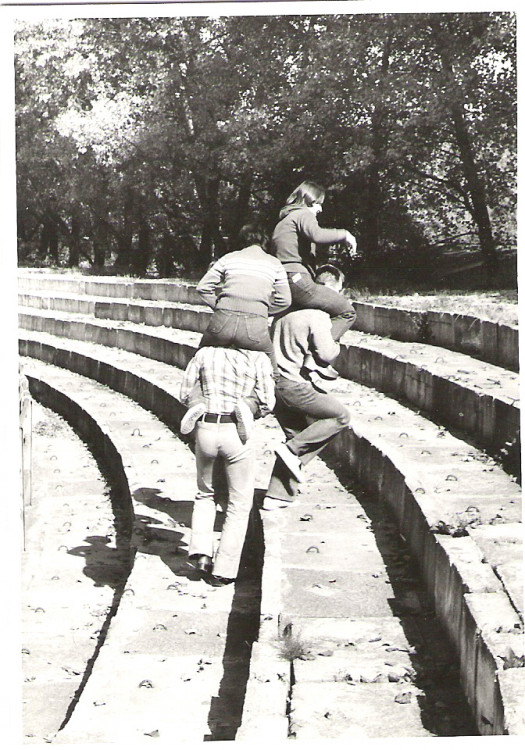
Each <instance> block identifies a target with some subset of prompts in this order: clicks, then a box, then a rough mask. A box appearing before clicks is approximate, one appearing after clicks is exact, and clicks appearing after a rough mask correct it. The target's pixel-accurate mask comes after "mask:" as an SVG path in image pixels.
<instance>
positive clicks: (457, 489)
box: [21, 275, 524, 738]
mask: <svg viewBox="0 0 525 750" xmlns="http://www.w3.org/2000/svg"><path fill="white" fill-rule="evenodd" d="M35 276H36V275H35ZM29 278H31V277H29ZM37 279H38V280H37V281H35V280H33V278H31V282H30V283H28V282H27V280H26V279H24V281H23V284H24V286H31V287H32V294H31V295H28V294H24V296H23V297H22V298H21V299H22V303H25V304H29V303H31V309H29V308H25V307H23V308H22V310H21V326H22V329H23V330H22V331H21V353H22V354H23V355H24V356H30V357H32V358H35V359H39V360H42V361H45V362H48V363H53V364H54V365H59V366H60V367H61V368H64V369H66V370H72V371H73V372H76V373H79V374H81V375H82V376H84V377H89V378H90V379H93V380H95V381H98V382H100V383H103V384H105V385H107V386H109V387H110V388H112V389H114V390H115V391H117V392H119V393H123V394H125V395H126V396H128V397H130V398H132V399H133V400H134V401H136V402H137V403H139V404H140V405H141V406H142V407H144V408H146V409H148V410H150V411H152V412H153V413H154V414H155V415H157V417H159V418H160V419H161V420H162V421H164V422H165V423H166V424H168V425H169V426H171V427H172V428H176V426H177V422H178V419H179V418H180V415H181V413H182V409H181V407H180V405H179V404H178V402H177V401H176V387H175V385H176V381H177V380H178V378H179V377H180V373H178V372H177V371H175V370H174V369H173V365H175V366H176V367H178V368H183V367H184V366H185V364H186V363H187V361H188V360H189V358H190V357H191V355H192V353H193V351H194V349H195V347H196V345H197V343H198V340H199V338H200V337H199V335H198V333H197V331H202V330H203V328H204V327H205V322H206V321H207V316H208V313H207V312H206V310H205V309H204V308H199V307H195V306H193V304H192V303H193V301H194V299H195V297H194V291H192V288H191V287H190V286H188V285H177V284H169V283H166V282H153V283H150V282H136V283H132V282H127V283H121V282H118V281H115V280H111V281H108V280H73V279H67V278H64V277H59V280H57V281H56V286H54V282H53V280H52V279H51V280H50V279H48V278H46V277H43V278H38V277H37ZM38 285H39V286H40V287H41V288H43V289H44V291H45V294H46V295H47V296H46V297H45V298H44V297H42V298H41V299H42V300H44V299H45V300H47V301H41V302H36V301H35V300H34V297H35V286H38ZM59 287H64V292H66V291H67V294H68V295H69V299H70V300H72V301H71V304H72V305H73V307H67V305H69V304H70V303H69V302H68V297H67V296H63V295H62V294H61V292H58V288H59ZM55 289H57V292H56V293H55V292H54V290H55ZM83 293H85V294H88V295H91V294H93V293H96V294H97V296H98V295H99V294H100V295H101V296H105V297H106V299H105V300H95V303H94V306H91V307H90V308H89V306H84V307H82V305H83V304H84V305H85V300H84V302H82V301H81V299H82V294H83ZM110 293H111V295H110ZM156 294H159V295H161V296H162V298H164V299H165V302H163V303H160V307H161V308H163V310H169V311H170V312H169V314H168V317H164V316H165V315H166V313H165V312H162V314H161V315H160V317H158V316H159V313H158V307H157V305H158V304H159V303H155V302H152V301H150V302H149V303H148V302H143V303H139V304H138V305H137V304H135V303H134V304H128V303H127V302H125V303H122V302H119V301H118V298H119V297H120V298H122V297H124V296H126V295H129V297H130V298H136V297H137V296H142V295H144V296H146V298H147V299H149V300H154V299H155V295H156ZM36 296H38V295H36ZM108 298H109V299H108ZM58 299H61V302H57V300H58ZM57 305H60V306H63V307H64V308H65V309H67V310H70V311H71V313H70V315H68V316H64V315H59V314H57V313H56V312H51V310H58V309H62V308H61V307H60V308H59V307H57ZM74 306H76V310H75V307H74ZM88 309H89V312H83V310H88ZM123 309H124V314H123ZM74 310H75V311H74ZM137 310H139V311H141V312H140V314H138V313H137V312H136V311H137ZM73 311H74V312H73ZM127 315H129V319H130V320H131V321H132V322H127V317H126V316H127ZM93 316H94V317H93ZM95 318H96V319H95ZM167 320H170V321H171V322H170V323H169V326H170V327H164V328H160V327H157V328H156V329H155V331H151V333H150V332H148V331H146V330H145V329H144V327H143V325H141V323H146V324H147V325H157V326H158V323H155V322H154V321H160V322H164V323H165V322H166V321H167ZM112 321H113V322H112ZM115 321H119V322H115ZM137 321H140V323H139V322H137ZM174 324H176V325H177V328H172V326H173V325H174ZM178 326H180V328H179V327H178ZM50 332H51V333H50ZM66 339H67V340H66ZM345 344H346V348H345V351H344V352H343V353H342V355H341V358H340V361H339V369H340V372H341V373H342V374H343V376H344V378H342V379H341V380H340V381H339V383H338V385H337V395H338V396H339V397H340V398H341V399H342V400H344V401H345V402H346V403H347V404H348V405H349V406H350V408H351V410H352V413H353V415H354V420H353V423H352V429H351V430H348V431H347V432H345V433H344V434H343V435H341V436H340V438H339V439H338V440H337V441H335V442H334V445H333V448H332V450H331V455H332V457H333V460H334V461H335V462H336V463H337V462H339V463H341V464H343V465H350V466H351V467H352V468H353V470H354V471H355V473H356V474H357V475H358V476H359V479H360V481H361V482H362V483H363V484H364V485H365V486H367V487H368V488H370V489H371V490H372V491H373V492H374V493H375V494H376V495H377V496H379V497H382V498H384V499H385V500H387V501H388V502H389V504H390V505H391V507H392V508H393V511H394V513H395V515H396V517H397V520H398V523H399V527H400V530H401V533H402V534H403V536H404V537H405V538H406V539H407V541H408V544H409V545H410V548H411V550H412V552H413V554H414V556H415V557H416V559H417V560H418V562H419V564H420V568H421V571H422V574H423V576H424V578H425V581H426V582H427V586H428V589H429V591H430V592H431V593H432V596H433V597H434V601H435V606H436V609H437V611H438V613H439V614H440V616H441V619H442V621H443V623H444V625H445V627H446V628H447V630H448V633H449V635H450V637H451V639H452V641H453V642H454V644H455V645H456V649H457V651H458V655H459V659H460V665H461V673H462V680H463V684H464V687H465V690H466V693H467V696H468V699H469V702H470V704H471V706H472V708H473V711H474V713H475V716H476V721H477V724H478V728H479V730H480V731H481V732H482V733H487V734H491V733H503V732H506V731H507V732H510V733H516V732H517V731H518V730H519V727H520V726H522V725H521V724H520V721H521V719H520V718H519V716H517V715H515V713H514V712H513V701H514V700H515V699H514V698H513V696H514V695H518V696H519V695H521V696H523V694H524V683H523V670H521V669H519V666H520V659H521V663H522V660H523V597H522V588H521V560H520V549H521V523H520V521H521V505H520V491H519V487H518V485H517V484H516V482H515V481H514V480H513V479H512V477H510V476H509V475H508V474H506V473H505V472H504V471H503V470H502V469H501V468H500V467H499V466H497V465H496V464H495V462H494V461H493V460H492V459H490V458H489V457H488V456H487V455H486V454H483V453H482V452H481V451H480V450H479V448H477V447H475V445H485V446H487V447H488V448H490V449H491V450H492V451H496V450H499V449H501V448H503V449H504V450H507V449H508V447H510V446H509V444H511V443H513V441H515V439H516V436H517V428H518V411H517V401H516V400H517V390H516V389H517V378H516V376H515V375H514V374H512V373H508V372H506V371H505V370H504V369H502V368H501V367H500V366H498V365H496V366H494V365H488V364H485V365H482V366H480V363H479V362H477V361H474V360H471V359H470V358H469V357H467V356H465V355H459V354H454V355H450V354H449V353H447V352H444V351H442V350H437V351H436V350H435V349H433V348H428V347H426V346H422V345H418V347H417V348H415V347H411V346H410V345H409V344H405V343H400V342H393V341H386V342H381V341H378V340H377V339H376V338H369V337H367V338H365V337H363V336H362V335H360V334H355V333H352V332H350V334H348V335H347V338H346V339H345ZM111 348H113V349H111ZM153 360H155V361H153ZM436 360H439V361H436ZM441 360H443V361H441ZM423 361H424V362H425V364H424V366H422V362H423ZM481 367H483V368H485V369H484V370H481ZM451 369H452V372H450V370H451ZM461 370H465V372H460V371H461ZM347 376H350V377H351V378H352V379H355V381H357V382H351V380H347V379H346V377H347ZM447 376H452V378H450V377H447ZM454 379H455V380H454ZM372 385H373V386H374V387H376V388H379V389H380V390H382V391H385V392H389V393H393V394H394V396H395V397H396V399H397V398H402V399H403V400H405V401H408V402H409V403H412V404H413V405H414V406H415V407H416V408H417V409H424V410H425V411H426V412H427V411H428V412H429V413H430V414H433V415H434V418H435V419H438V421H439V422H440V423H442V424H438V425H436V424H434V423H433V422H432V421H429V420H428V419H427V418H425V417H424V416H423V415H422V414H419V413H417V412H415V411H414V410H413V409H410V408H408V407H407V406H406V405H402V404H400V403H399V402H398V401H397V400H395V399H393V398H391V397H390V396H387V395H386V394H385V393H379V392H377V391H373V390H372V389H371V387H370V386H372ZM460 413H461V414H462V416H461V417H460V416H459V414H460ZM471 415H472V416H471ZM442 425H445V426H448V427H451V428H458V427H459V428H461V429H462V430H463V431H464V434H463V437H462V438H459V437H454V436H453V435H452V434H450V433H449V432H447V430H446V429H445V428H444V427H443V426H442ZM258 429H261V428H260V427H259V428H258ZM267 429H268V430H270V432H271V433H274V434H275V432H276V430H275V425H273V426H272V423H271V420H269V423H268V425H267ZM467 434H470V436H469V437H468V436H467ZM466 440H468V442H466ZM261 445H262V443H261ZM263 455H264V453H263ZM263 464H264V462H263ZM267 470H268V466H267V461H266V464H265V465H264V467H263V470H262V471H263V476H261V477H260V481H261V484H260V486H265V485H264V479H266V480H267ZM264 472H266V474H265V473H264ZM308 491H310V490H308ZM302 507H303V506H302V505H301V508H302ZM289 510H290V512H289V513H287V515H284V514H279V515H277V516H276V515H271V514H265V519H264V532H265V547H266V552H265V561H264V572H263V592H262V604H261V610H262V611H261V630H260V634H259V639H258V643H257V644H255V647H254V648H255V651H254V654H255V655H254V658H253V659H252V676H251V679H250V682H249V686H248V693H247V698H246V704H245V711H244V717H243V726H242V727H241V730H240V733H239V735H238V736H239V737H244V738H249V737H251V736H255V734H254V733H255V732H257V731H259V729H260V728H261V727H263V726H264V727H265V729H267V728H268V727H269V726H274V727H275V736H282V733H283V720H284V719H283V715H279V711H278V709H275V700H273V701H272V700H269V699H268V695H267V694H268V693H269V692H271V691H272V690H273V689H277V692H278V694H279V696H281V697H282V689H283V688H282V684H284V685H286V684H287V683H286V680H283V678H282V671H283V667H282V661H280V660H279V659H278V655H277V653H276V650H275V645H274V644H275V638H276V636H277V635H278V632H279V628H280V630H281V631H282V629H283V628H284V627H285V626H286V625H287V624H290V625H291V627H292V629H293V628H294V627H297V626H298V623H301V622H302V621H303V620H304V617H305V616H306V617H307V618H309V619H308V623H309V626H311V627H313V626H314V624H315V621H316V609H315V606H314V604H312V605H311V606H312V607H313V609H311V610H309V606H310V605H309V601H313V600H312V598H311V594H309V592H308V590H307V588H308V587H307V586H306V584H305V583H304V581H303V582H302V583H301V577H300V576H299V578H296V577H294V576H295V574H294V572H293V570H294V563H293V560H292V562H290V559H289V557H288V556H287V553H286V554H285V556H284V557H283V556H282V554H280V552H279V550H283V549H284V550H285V551H286V550H288V549H289V548H290V545H292V547H293V539H294V538H295V537H294V535H296V534H297V531H298V524H299V527H301V523H300V520H299V519H298V518H297V515H294V514H293V513H292V512H291V510H292V509H289ZM323 564H324V565H326V563H323ZM331 564H332V565H334V567H335V568H336V567H337V565H340V564H341V561H337V560H336V561H333V560H332V563H331ZM327 572H328V569H327ZM281 581H282V583H283V585H279V584H280V582H281ZM334 591H335V593H334ZM346 599H348V592H347V591H346V590H345V588H344V586H343V588H341V589H340V590H336V589H332V591H331V595H330V600H329V601H330V606H329V607H326V606H325V607H324V608H323V613H322V618H321V619H322V620H323V622H324V624H325V625H327V627H328V625H329V618H330V616H331V615H330V612H332V617H341V612H342V611H346V610H345V608H344V605H343V604H341V603H342V602H344V601H345V600H346ZM314 600H315V597H314ZM324 601H325V605H326V602H327V601H328V600H326V599H325V600H324ZM341 606H342V607H343V609H342V610H341ZM317 614H318V613H317ZM312 618H313V619H312ZM303 624H304V623H303ZM314 630H315V627H314ZM317 634H318V636H319V637H320V636H321V635H322V636H323V638H325V639H328V640H330V637H331V636H330V633H329V632H328V631H326V632H324V631H323V632H322V633H321V631H319V629H318V630H317ZM261 670H263V671H264V673H265V674H266V676H267V678H268V680H267V682H262V681H261ZM304 679H305V681H306V683H308V682H309V679H310V678H309V677H308V676H305V677H304ZM279 683H281V687H280V688H276V686H278V684H279ZM294 690H295V700H296V702H295V704H294V706H293V710H294V711H296V714H295V715H296V718H297V717H300V716H301V712H302V711H303V710H304V711H307V706H308V699H307V696H306V695H302V694H301V688H300V686H298V687H296V688H295V687H294ZM303 692H304V691H303ZM272 695H273V693H272ZM267 699H268V700H267ZM334 700H336V698H335V697H334ZM261 703H263V704H264V705H266V706H267V707H268V711H269V713H268V711H267V712H266V713H265V712H264V711H261ZM301 707H302V708H301ZM274 719H275V721H273V720H274ZM265 722H266V723H265ZM268 722H269V723H268ZM296 724H297V726H301V720H300V718H297V721H296ZM414 733H415V734H417V731H416V730H415V729H414ZM297 736H299V734H297ZM304 736H307V734H306V735H304Z"/></svg>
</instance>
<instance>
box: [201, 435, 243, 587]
mask: <svg viewBox="0 0 525 750" xmlns="http://www.w3.org/2000/svg"><path fill="white" fill-rule="evenodd" d="M219 456H222V457H223V459H224V467H225V472H226V481H227V484H228V505H227V508H226V514H225V518H224V524H223V527H222V533H221V538H220V541H219V545H218V547H217V553H216V555H215V560H214V564H213V573H214V574H215V575H217V576H221V577H223V578H235V577H236V576H237V572H238V569H239V562H240V558H241V552H242V548H243V545H244V540H245V537H246V529H247V528H248V519H249V515H250V511H251V508H252V504H253V490H254V469H255V464H254V455H253V449H252V447H251V445H250V441H248V442H247V443H246V444H244V445H243V443H241V440H240V438H239V435H238V433H237V427H236V426H235V424H233V423H232V422H228V423H220V422H219V423H218V424H215V423H213V422H198V423H197V427H196V434H195V457H196V460H197V489H198V491H197V494H196V496H195V502H194V505H193V514H192V518H191V532H192V533H191V542H190V548H189V554H190V555H208V556H209V557H213V528H214V525H215V514H216V505H215V496H214V491H213V466H214V464H215V461H216V459H217V458H218V457H219Z"/></svg>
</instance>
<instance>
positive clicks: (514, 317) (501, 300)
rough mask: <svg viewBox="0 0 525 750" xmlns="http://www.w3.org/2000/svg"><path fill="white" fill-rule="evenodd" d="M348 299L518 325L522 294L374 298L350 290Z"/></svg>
mask: <svg viewBox="0 0 525 750" xmlns="http://www.w3.org/2000/svg"><path fill="white" fill-rule="evenodd" d="M348 296H349V297H350V298H351V299H353V300H355V301H360V302H375V303H377V304H381V305H386V306H392V307H404V308H407V309H409V310H421V311H426V310H438V311H444V312H452V313H457V314H458V315H473V316H474V317H477V318H485V319H486V320H492V321H494V322H497V323H505V324H509V325H517V324H518V293H517V292H516V291H515V290H502V291H499V292H496V291H491V292H486V291H476V292H462V291H454V290H450V291H439V292H428V293H425V294H421V293H418V292H414V293H413V294H406V293H405V294H400V295H397V294H392V295H382V294H372V293H370V292H368V291H367V290H363V289H350V290H348Z"/></svg>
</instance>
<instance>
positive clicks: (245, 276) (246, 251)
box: [197, 245, 292, 317]
mask: <svg viewBox="0 0 525 750" xmlns="http://www.w3.org/2000/svg"><path fill="white" fill-rule="evenodd" d="M197 292H198V293H199V294H200V296H201V298H202V299H203V301H204V302H205V303H206V304H207V305H209V306H210V307H212V308H214V309H215V310H233V311H235V312H244V313H252V314H255V315H263V316H265V317H266V316H267V315H275V314H276V313H278V312H282V311H283V310H286V308H287V307H289V305H290V302H291V301H292V298H291V294H290V287H289V285H288V278H287V276H286V272H285V270H284V268H283V266H282V265H281V263H280V261H278V260H277V259H276V258H274V257H273V256H272V255H268V253H265V252H264V250H263V249H262V247H259V245H250V246H249V247H245V248H243V249H242V250H238V251H236V252H233V253H228V254H227V255H224V256H223V257H222V258H219V260H218V261H217V262H216V263H214V264H213V266H212V267H211V268H210V269H209V271H208V272H207V273H206V274H205V275H204V276H203V277H202V279H201V280H200V281H199V283H198V285H197Z"/></svg>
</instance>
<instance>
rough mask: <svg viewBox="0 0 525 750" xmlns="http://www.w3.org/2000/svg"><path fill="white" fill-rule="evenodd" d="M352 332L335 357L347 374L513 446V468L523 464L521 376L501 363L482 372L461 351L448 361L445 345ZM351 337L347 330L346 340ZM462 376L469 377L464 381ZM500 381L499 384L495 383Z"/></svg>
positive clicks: (495, 446) (487, 443)
mask: <svg viewBox="0 0 525 750" xmlns="http://www.w3.org/2000/svg"><path fill="white" fill-rule="evenodd" d="M351 337H352V338H354V339H356V338H357V339H358V340H357V341H356V342H355V343H344V344H343V345H342V347H341V353H340V355H339V357H338V359H337V362H336V368H337V370H338V371H339V373H340V374H341V375H342V376H343V377H345V378H348V379H349V380H353V381H355V382H357V383H362V384H363V385H366V386H369V387H372V388H376V389H377V390H380V391H382V392H383V393H394V394H395V395H396V396H397V397H399V398H401V399H406V400H407V401H408V402H409V403H410V404H412V405H414V406H415V407H416V408H419V409H423V410H424V411H425V412H427V413H428V414H429V415H431V416H432V418H434V419H435V420H436V421H439V422H441V423H442V424H444V425H446V426H447V427H449V428H450V427H452V428H457V429H459V430H461V431H462V432H464V433H466V434H468V435H472V436H473V437H475V438H476V439H477V440H478V441H479V443H480V444H481V445H483V446H484V447H486V448H488V449H489V450H490V451H491V452H493V453H497V452H499V451H501V450H504V451H505V455H507V454H509V453H510V452H512V453H513V457H514V464H515V466H514V468H515V469H517V468H518V464H519V458H520V456H519V453H520V448H519V445H520V437H519V435H520V409H519V406H517V403H519V396H520V393H519V388H518V382H517V376H515V375H510V374H509V373H507V371H505V370H503V369H501V368H493V369H489V370H488V371H487V372H480V373H479V376H478V374H477V373H476V369H475V367H474V368H473V367H472V361H471V360H470V361H469V358H468V357H465V356H464V355H461V354H460V355H455V356H456V358H457V359H456V360H455V361H451V362H449V363H445V364H444V363H442V361H440V360H443V357H441V356H440V353H442V354H444V352H443V351H442V350H440V349H432V350H429V348H428V347H425V348H424V349H423V350H421V351H416V350H412V349H408V348H406V347H405V346H404V345H399V344H398V345H395V344H393V342H388V341H386V342H385V341H366V340H364V338H363V337H357V336H356V335H355V334H351ZM348 338H349V336H348V335H347V341H348ZM389 349H390V351H389ZM445 356H450V355H445ZM447 364H448V366H447ZM462 368H463V372H464V373H466V372H467V371H470V372H471V375H470V377H469V378H468V379H466V378H465V376H464V375H461V372H462ZM467 368H468V369H467ZM445 370H446V371H447V374H446V375H445V374H444V371H445ZM462 378H464V380H465V382H461V379H462ZM469 381H470V382H469ZM496 383H499V384H500V385H499V386H495V384H496Z"/></svg>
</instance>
